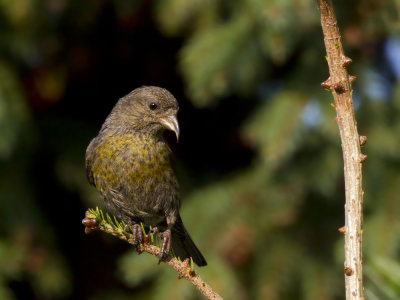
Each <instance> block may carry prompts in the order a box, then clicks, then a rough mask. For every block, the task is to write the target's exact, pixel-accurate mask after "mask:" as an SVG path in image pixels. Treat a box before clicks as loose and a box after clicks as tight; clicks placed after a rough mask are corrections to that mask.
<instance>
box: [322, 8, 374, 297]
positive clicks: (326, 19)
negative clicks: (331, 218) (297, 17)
mask: <svg viewBox="0 0 400 300" xmlns="http://www.w3.org/2000/svg"><path fill="white" fill-rule="evenodd" d="M317 2H318V8H319V11H320V14H321V26H322V31H323V33H324V41H325V48H326V53H327V61H328V65H329V73H330V77H329V78H328V79H327V80H326V81H325V82H323V83H322V84H321V85H322V86H323V87H324V88H327V89H329V90H330V91H331V92H332V94H333V98H334V101H335V108H336V113H337V117H336V118H335V119H336V120H337V123H338V125H339V131H340V138H341V141H342V150H343V159H344V179H345V189H346V192H345V193H346V204H345V229H341V232H342V233H344V234H345V246H344V247H345V263H344V272H345V285H346V299H347V300H349V299H363V277H362V231H361V225H362V201H363V191H362V170H361V169H362V162H363V161H364V160H365V159H366V158H367V156H366V155H364V154H362V153H361V149H360V143H365V141H366V137H359V135H358V131H357V125H356V121H355V118H354V108H353V99H352V90H351V83H353V82H354V80H355V79H356V78H355V77H354V76H349V75H348V73H347V70H346V67H347V66H348V65H349V64H350V63H351V59H350V58H348V57H346V56H345V55H344V52H343V48H342V43H341V40H340V33H339V29H338V26H337V21H336V17H335V14H334V11H333V6H332V1H331V0H317Z"/></svg>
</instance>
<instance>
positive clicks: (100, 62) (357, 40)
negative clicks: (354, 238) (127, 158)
mask: <svg viewBox="0 0 400 300" xmlns="http://www.w3.org/2000/svg"><path fill="white" fill-rule="evenodd" d="M334 2H335V3H334V4H335V10H336V15H337V17H338V21H339V25H340V29H341V32H342V42H343V45H344V49H345V53H346V55H347V56H349V57H351V58H352V59H353V62H354V63H353V64H352V65H351V66H350V67H349V72H350V74H352V75H356V76H357V77H358V80H357V81H356V82H355V84H354V85H353V88H354V93H353V96H354V101H355V107H356V118H357V121H358V126H359V132H360V134H362V135H366V136H367V137H368V143H367V145H366V146H365V147H364V148H363V149H362V151H363V153H365V154H367V155H368V159H367V160H366V162H365V163H364V164H363V171H364V178H363V186H364V190H365V198H364V212H365V216H364V231H363V232H364V236H363V240H364V262H365V265H364V270H365V295H366V298H367V299H368V300H374V299H400V263H399V258H400V201H399V195H400V138H399V136H400V118H399V112H400V85H399V78H400V20H399V8H400V2H399V1H398V0H386V1H385V0H364V1H357V0H355V1H351V3H349V2H348V1H344V0H338V1H334ZM327 77H328V67H327V64H326V61H325V48H324V44H323V36H322V31H321V27H320V24H319V15H318V11H317V6H316V1H314V0H298V1H281V0H238V1H230V0H216V1H200V0H192V1H184V0H158V1H150V0H147V1H145V0H143V1H127V0H96V1H78V0H70V1H67V0H48V1H44V0H3V1H0V299H4V300H8V299H96V300H97V299H121V300H125V299H202V296H201V295H200V294H199V293H198V292H197V291H196V290H195V289H194V288H193V286H191V285H190V284H189V283H187V282H186V281H184V280H177V279H176V277H177V276H176V274H175V273H174V271H172V270H170V269H169V268H168V267H166V266H165V265H162V264H161V265H158V264H157V261H156V259H154V258H153V257H150V256H149V255H146V254H144V255H141V256H138V255H137V254H136V253H135V251H133V249H132V247H130V246H129V245H128V244H126V243H124V242H121V241H120V240H118V239H116V238H113V237H110V236H108V235H106V234H104V233H101V232H95V233H93V234H91V235H88V236H87V235H85V234H84V227H83V226H82V224H81V220H82V218H83V217H84V213H85V210H86V209H87V208H88V207H96V206H100V207H102V204H101V201H100V198H99V196H98V193H97V191H95V189H94V188H92V187H90V186H89V184H88V182H87V180H86V175H85V170H84V154H85V149H86V147H87V145H88V144H89V142H90V140H91V138H93V137H94V136H95V135H96V134H97V132H98V130H99V129H100V126H101V124H102V123H103V121H104V119H105V118H106V116H107V115H108V113H109V112H110V111H111V109H112V107H113V106H114V104H115V103H116V101H117V100H118V98H120V97H122V96H124V95H126V94H127V93H129V92H130V91H131V90H133V89H134V88H136V87H139V86H142V85H158V86H162V87H165V88H167V89H169V90H170V91H171V92H172V93H173V94H174V95H175V96H176V98H177V99H178V101H179V104H180V107H181V109H180V113H179V121H180V126H181V133H182V134H181V138H180V142H179V143H178V144H176V143H175V141H174V139H173V137H172V138H171V137H170V136H167V138H168V140H170V142H171V143H170V144H171V148H172V149H173V151H174V154H175V160H176V171H177V175H178V177H179V180H180V184H181V189H182V195H183V206H182V217H183V220H184V221H185V224H186V227H187V228H188V230H189V231H190V232H191V235H192V237H193V238H194V240H195V241H196V243H197V244H198V246H199V248H200V249H201V250H202V252H203V253H204V255H205V256H206V258H207V260H208V263H209V266H207V267H205V268H201V269H199V273H200V275H201V276H202V277H203V278H204V279H205V280H206V281H207V282H208V283H210V284H211V286H213V287H214V288H215V289H216V290H217V291H218V292H220V294H221V295H223V296H224V298H225V299H243V300H244V299H272V300H274V299H343V298H344V275H343V261H344V254H343V236H341V235H340V234H339V233H338V231H337V229H338V228H339V227H341V226H343V225H344V212H343V208H344V184H343V162H342V153H341V148H340V140H339V135H338V128H337V125H336V124H335V122H334V121H333V118H334V117H335V111H334V109H333V108H332V107H331V105H330V104H331V103H332V101H333V99H332V96H331V94H330V93H329V92H327V91H324V90H323V89H322V88H321V87H320V83H321V82H322V81H324V80H325V79H327Z"/></svg>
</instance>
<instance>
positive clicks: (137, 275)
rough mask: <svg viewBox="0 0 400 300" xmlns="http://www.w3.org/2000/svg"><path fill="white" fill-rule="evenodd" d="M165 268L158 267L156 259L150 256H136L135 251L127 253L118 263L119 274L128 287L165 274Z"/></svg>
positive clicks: (162, 266)
mask: <svg viewBox="0 0 400 300" xmlns="http://www.w3.org/2000/svg"><path fill="white" fill-rule="evenodd" d="M166 268H167V267H166V266H164V265H160V266H159V265H158V264H157V259H156V258H154V257H153V256H151V255H148V254H143V255H140V256H138V255H137V253H136V252H135V251H129V252H128V253H126V254H125V255H124V256H122V257H121V258H120V260H119V262H118V269H119V273H120V275H121V277H122V279H123V281H124V282H125V283H126V284H127V285H128V286H136V285H138V284H140V283H141V282H142V281H143V280H146V279H149V278H151V277H153V276H155V275H158V276H159V275H160V273H163V272H165V269H166Z"/></svg>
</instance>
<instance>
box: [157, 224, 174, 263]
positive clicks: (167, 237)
mask: <svg viewBox="0 0 400 300" xmlns="http://www.w3.org/2000/svg"><path fill="white" fill-rule="evenodd" d="M158 236H159V237H160V238H162V239H163V243H162V246H161V251H160V255H159V256H158V263H160V262H161V261H162V260H164V259H166V258H167V257H168V254H169V251H170V250H171V229H167V230H165V231H164V232H160V233H159V234H158Z"/></svg>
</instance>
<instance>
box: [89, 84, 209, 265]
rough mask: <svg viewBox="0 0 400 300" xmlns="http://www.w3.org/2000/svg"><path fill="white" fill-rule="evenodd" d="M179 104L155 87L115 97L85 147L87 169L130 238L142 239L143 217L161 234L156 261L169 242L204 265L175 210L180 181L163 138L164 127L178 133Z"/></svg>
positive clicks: (163, 253)
mask: <svg viewBox="0 0 400 300" xmlns="http://www.w3.org/2000/svg"><path fill="white" fill-rule="evenodd" d="M178 109H179V107H178V103H177V101H176V99H175V98H174V96H173V95H172V94H171V93H170V92H168V91H167V90H166V89H162V88H159V87H153V86H151V87H141V88H137V89H135V90H133V91H132V92H131V93H129V94H128V95H126V96H125V97H123V98H121V99H119V101H118V102H117V104H116V105H115V107H114V108H113V110H112V111H111V113H110V114H109V116H108V117H107V119H106V120H105V122H104V124H103V126H102V127H101V130H100V132H99V134H98V135H97V137H95V138H94V139H93V140H92V141H91V142H90V144H89V146H88V148H87V150H86V173H87V177H88V180H89V182H90V184H92V185H94V186H95V187H96V188H97V189H98V190H99V191H100V195H101V198H102V199H103V200H104V203H105V205H106V208H107V210H108V211H109V212H110V213H111V214H113V215H115V216H117V217H118V218H119V219H121V220H123V221H124V222H125V223H126V224H130V225H132V231H133V238H134V240H136V241H138V239H141V240H143V236H142V231H141V228H140V225H139V224H140V222H142V223H143V224H145V225H147V226H152V227H153V232H155V233H158V234H159V236H160V237H161V238H162V239H163V243H162V248H161V254H160V260H162V259H164V258H165V257H166V256H168V253H169V251H170V247H171V245H172V248H173V249H174V252H175V254H176V256H179V257H180V258H181V259H185V258H189V257H192V258H193V261H194V262H195V263H196V264H197V265H199V266H205V265H207V262H206V260H205V259H204V257H203V255H202V254H201V253H200V251H199V250H198V249H197V247H196V245H195V244H194V242H193V241H192V239H191V238H190V236H189V234H188V232H187V231H186V229H185V227H184V226H183V223H182V219H181V217H180V215H179V207H180V202H181V201H180V200H181V199H180V195H179V186H178V182H177V179H176V177H175V174H174V172H173V170H172V168H171V165H170V152H171V151H170V149H169V147H168V145H167V143H166V142H165V140H164V138H163V132H164V130H166V129H167V130H171V131H173V132H175V134H176V137H177V139H178V138H179V125H178V120H177V116H176V115H177V112H178ZM154 227H155V228H154Z"/></svg>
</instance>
